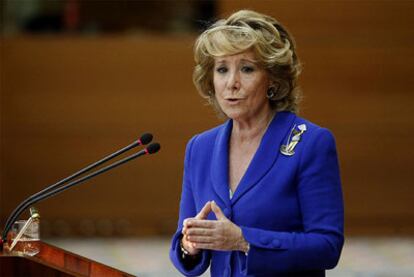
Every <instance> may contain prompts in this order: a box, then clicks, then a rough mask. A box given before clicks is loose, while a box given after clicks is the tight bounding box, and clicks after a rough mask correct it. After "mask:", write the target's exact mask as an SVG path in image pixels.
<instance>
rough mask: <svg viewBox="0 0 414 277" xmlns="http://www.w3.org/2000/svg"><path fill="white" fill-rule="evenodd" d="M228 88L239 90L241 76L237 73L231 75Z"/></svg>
mask: <svg viewBox="0 0 414 277" xmlns="http://www.w3.org/2000/svg"><path fill="white" fill-rule="evenodd" d="M227 87H228V89H230V90H238V89H239V88H240V76H239V74H238V72H237V71H236V72H231V73H230V74H229V79H228V81H227Z"/></svg>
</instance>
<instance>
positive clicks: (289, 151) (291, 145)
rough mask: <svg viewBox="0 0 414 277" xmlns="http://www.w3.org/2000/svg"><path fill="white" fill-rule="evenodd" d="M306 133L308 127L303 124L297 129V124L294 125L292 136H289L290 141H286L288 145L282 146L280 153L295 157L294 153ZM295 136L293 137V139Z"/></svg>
mask: <svg viewBox="0 0 414 277" xmlns="http://www.w3.org/2000/svg"><path fill="white" fill-rule="evenodd" d="M305 132H306V125H305V124H301V125H299V126H298V127H297V129H296V124H295V125H293V128H292V130H291V131H290V134H289V136H288V139H287V141H286V144H282V146H280V153H282V154H283V155H285V156H293V155H294V154H295V151H293V150H294V149H295V147H296V145H297V144H298V143H299V141H300V139H301V137H302V135H303V133H305ZM292 135H293V137H292Z"/></svg>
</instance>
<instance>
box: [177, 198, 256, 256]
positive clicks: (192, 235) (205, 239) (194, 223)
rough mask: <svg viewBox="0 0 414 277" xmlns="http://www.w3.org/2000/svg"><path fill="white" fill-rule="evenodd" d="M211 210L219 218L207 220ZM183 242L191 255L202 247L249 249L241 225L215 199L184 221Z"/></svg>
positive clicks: (229, 249)
mask: <svg viewBox="0 0 414 277" xmlns="http://www.w3.org/2000/svg"><path fill="white" fill-rule="evenodd" d="M210 212H213V213H214V214H215V215H216V218H217V220H207V216H208V214H209V213H210ZM182 233H183V238H182V243H183V247H184V248H185V250H187V251H188V252H189V253H190V255H196V254H198V253H199V252H200V251H201V249H210V250H223V251H232V250H237V251H243V252H247V251H248V247H249V246H248V243H247V242H246V240H245V239H244V237H243V234H242V231H241V229H240V227H239V226H237V225H236V224H234V223H233V222H231V221H230V220H229V219H228V218H227V217H226V216H225V215H224V213H223V212H222V211H221V209H220V207H219V206H218V205H217V204H216V203H215V202H214V201H208V202H207V203H206V204H205V205H204V207H203V208H202V209H201V211H200V212H199V213H198V214H197V215H196V216H195V217H191V218H186V219H185V220H184V222H183V230H182Z"/></svg>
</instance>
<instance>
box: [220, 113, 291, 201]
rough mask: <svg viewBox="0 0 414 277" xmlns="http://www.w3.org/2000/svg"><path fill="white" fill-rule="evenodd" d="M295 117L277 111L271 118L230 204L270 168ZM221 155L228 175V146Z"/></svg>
mask: <svg viewBox="0 0 414 277" xmlns="http://www.w3.org/2000/svg"><path fill="white" fill-rule="evenodd" d="M295 118H296V115H295V114H293V113H291V112H278V113H277V114H276V116H275V117H274V118H273V120H272V122H271V123H270V125H269V127H268V128H267V130H266V132H265V134H264V136H263V138H262V141H261V142H260V145H259V148H258V149H257V151H256V153H255V155H254V157H253V159H252V161H251V162H250V165H249V167H248V168H247V170H246V172H245V174H244V176H243V177H242V179H241V180H240V183H239V185H238V187H237V189H236V191H235V192H234V195H233V197H232V199H231V204H232V205H234V204H235V203H236V202H237V200H238V199H240V197H242V196H243V194H245V193H246V192H247V191H249V190H250V189H251V188H252V187H253V186H254V185H255V184H256V183H257V182H258V181H259V180H260V179H261V178H262V177H263V176H264V175H265V174H266V173H267V172H268V171H269V170H270V169H271V167H272V166H273V164H274V162H275V161H276V159H277V157H278V156H279V152H280V150H279V149H280V146H281V144H282V143H283V139H284V138H286V136H287V135H288V133H289V131H290V129H291V128H292V124H293V122H294V120H295ZM221 155H222V156H225V157H226V162H227V163H226V166H227V167H226V172H227V176H228V147H227V152H226V153H221ZM222 159H223V158H222ZM227 184H228V182H227ZM227 188H228V185H227ZM227 190H228V189H227Z"/></svg>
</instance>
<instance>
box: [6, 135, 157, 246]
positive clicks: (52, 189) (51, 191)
mask: <svg viewBox="0 0 414 277" xmlns="http://www.w3.org/2000/svg"><path fill="white" fill-rule="evenodd" d="M151 139H152V135H150V134H145V135H143V136H142V137H141V139H140V140H137V141H136V142H134V143H132V144H130V145H128V146H126V147H124V148H122V149H120V150H118V151H116V152H115V153H113V154H111V155H109V156H107V157H105V158H103V159H101V160H99V161H98V162H95V163H93V164H91V165H89V166H87V167H85V168H84V169H82V170H80V171H78V172H76V173H74V174H73V175H71V176H69V177H66V178H65V179H63V180H61V181H59V182H57V183H55V184H53V185H51V186H49V187H47V188H45V189H43V190H42V191H40V192H38V193H35V194H34V195H32V196H30V197H28V198H27V199H25V200H24V201H23V202H21V203H20V204H19V206H17V208H16V209H15V210H14V211H13V212H12V213H11V215H10V216H9V218H8V220H7V221H6V225H5V228H4V230H3V233H2V236H1V239H2V240H3V241H6V240H7V233H8V231H9V230H10V228H11V226H12V224H13V222H14V221H15V220H16V219H17V218H18V217H19V216H20V215H21V214H22V213H23V211H24V210H25V209H26V208H27V207H29V206H31V205H33V204H34V203H37V202H39V201H41V200H44V199H46V198H49V197H51V196H53V195H55V194H58V193H59V192H61V191H64V190H66V189H68V188H70V187H72V186H74V185H76V184H79V183H81V182H84V181H86V180H88V179H90V178H92V177H94V176H97V175H99V174H101V173H104V172H106V171H108V170H110V169H112V168H114V167H117V166H119V165H121V164H124V163H126V162H128V161H130V160H132V159H135V158H137V157H139V156H142V155H145V154H152V153H155V152H157V151H158V150H159V149H160V145H159V144H158V143H153V144H151V145H150V146H149V147H148V148H146V149H144V150H141V151H140V152H137V153H135V154H133V155H131V156H128V157H126V158H124V159H122V160H119V161H117V162H115V163H113V164H111V165H108V166H106V167H104V168H102V169H100V170H98V171H96V172H94V173H91V174H89V175H87V176H84V177H82V178H80V179H78V180H76V181H73V182H71V183H69V184H66V185H62V184H64V183H66V182H69V181H71V180H73V179H75V178H76V177H78V176H80V175H81V174H83V173H85V172H87V171H90V170H91V169H93V168H96V167H97V166H99V165H101V164H103V163H105V162H106V161H108V160H110V159H113V158H114V157H116V156H119V155H120V154H122V153H124V152H126V151H128V150H130V149H132V148H134V147H136V146H138V145H142V144H147V143H148V142H149V141H150V140H151ZM60 185H62V186H60ZM59 186H60V187H59Z"/></svg>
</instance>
